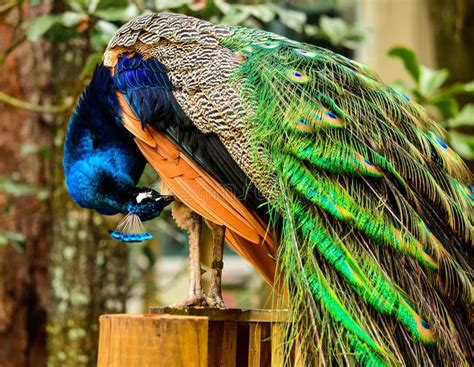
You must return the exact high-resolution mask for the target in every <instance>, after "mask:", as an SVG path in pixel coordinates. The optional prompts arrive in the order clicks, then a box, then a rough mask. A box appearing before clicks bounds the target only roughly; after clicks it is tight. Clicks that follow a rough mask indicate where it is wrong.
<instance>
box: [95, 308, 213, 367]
mask: <svg viewBox="0 0 474 367" xmlns="http://www.w3.org/2000/svg"><path fill="white" fill-rule="evenodd" d="M207 336H208V319H207V318H206V317H200V316H193V317H185V316H175V315H103V316H101V317H100V338H99V357H98V362H97V366H98V367H123V366H127V367H148V366H150V367H152V366H153V367H155V366H173V367H207V365H208V359H207V356H208V349H207Z"/></svg>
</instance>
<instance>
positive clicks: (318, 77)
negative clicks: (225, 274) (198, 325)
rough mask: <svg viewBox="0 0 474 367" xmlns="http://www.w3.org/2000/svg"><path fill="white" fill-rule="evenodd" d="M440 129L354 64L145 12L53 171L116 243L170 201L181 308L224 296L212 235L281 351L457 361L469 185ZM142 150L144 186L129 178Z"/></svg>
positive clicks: (84, 106) (287, 42) (469, 236)
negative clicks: (59, 170)
mask: <svg viewBox="0 0 474 367" xmlns="http://www.w3.org/2000/svg"><path fill="white" fill-rule="evenodd" d="M446 140H447V139H446V132H445V131H444V130H443V129H442V128H441V127H440V125H438V124H437V123H436V122H435V121H433V120H432V119H431V118H430V117H429V116H428V115H427V114H426V113H425V111H424V110H423V108H422V107H421V106H420V105H418V104H417V103H416V102H414V101H413V100H412V99H410V98H409V97H408V96H407V95H405V94H403V93H401V92H400V91H398V90H396V89H394V88H392V87H390V86H388V85H386V84H384V83H383V82H382V81H381V80H380V79H379V77H378V76H377V75H376V74H375V73H374V72H373V71H371V70H370V69H369V68H368V67H367V66H365V65H362V64H360V63H357V62H355V61H352V60H350V59H348V58H345V57H343V56H341V55H338V54H336V53H333V52H331V51H328V50H326V49H323V48H319V47H315V46H312V45H309V44H305V43H300V42H296V41H293V40H291V39H288V38H285V37H282V36H279V35H276V34H273V33H270V32H266V31H262V30H256V29H248V28H243V27H233V26H232V27H231V26H221V25H214V24H212V23H210V22H207V21H203V20H199V19H196V18H193V17H189V16H185V15H181V14H170V13H161V14H148V15H144V16H140V17H138V18H135V19H133V20H131V21H129V22H128V23H126V24H125V25H124V26H122V27H121V28H120V29H119V30H118V32H117V33H116V35H115V36H114V37H113V38H112V40H111V41H110V43H109V45H108V47H107V50H106V51H105V54H104V57H103V60H102V62H101V63H100V64H99V65H98V66H97V68H96V70H95V72H94V75H93V77H92V79H91V81H90V83H89V84H88V86H87V87H86V88H85V90H84V92H83V94H82V96H81V98H80V100H79V102H78V104H77V106H76V109H75V112H74V113H73V115H72V117H71V119H70V123H69V127H68V130H67V134H66V139H65V147H64V172H65V177H66V183H67V187H68V190H69V192H70V195H71V196H72V198H73V199H74V200H75V201H76V202H77V203H78V204H79V205H80V206H82V207H85V208H89V209H94V210H96V211H98V212H99V213H102V214H105V215H112V214H117V213H122V214H124V215H125V217H124V219H123V221H122V222H121V223H120V224H119V226H118V227H117V229H116V230H114V231H111V232H110V235H111V236H112V237H114V238H116V239H118V240H120V241H123V242H139V241H143V240H147V239H149V238H150V237H151V234H150V233H148V232H147V231H146V229H145V227H144V226H143V224H142V221H147V220H150V219H153V218H155V217H157V216H159V215H160V214H161V212H162V211H163V209H164V208H165V207H166V206H167V205H171V206H172V215H173V217H174V218H175V220H176V222H177V224H178V225H179V226H180V227H181V228H183V229H185V230H187V231H188V234H189V248H190V249H189V256H190V280H189V294H188V296H187V298H186V299H185V300H184V301H183V302H181V303H180V304H179V305H181V306H195V305H207V306H211V307H220V308H223V307H225V304H224V302H223V299H222V294H221V275H222V269H223V246H224V242H225V241H227V243H229V244H230V245H231V246H232V247H233V248H234V249H235V251H236V252H237V253H238V254H239V255H241V256H242V257H243V258H245V259H246V260H248V261H249V262H250V263H251V264H253V265H254V266H255V268H256V269H257V270H258V272H259V273H260V274H261V276H262V277H263V279H265V280H266V281H267V282H268V283H269V284H271V285H272V286H273V287H274V288H275V290H276V292H277V293H278V294H279V296H280V299H281V303H282V307H286V308H288V310H289V322H287V323H286V325H287V330H286V331H285V340H284V343H283V344H282V346H281V347H282V348H283V349H284V351H285V355H286V356H287V363H288V364H290V356H292V355H293V356H295V355H296V358H297V359H298V361H299V363H300V364H301V365H304V366H312V365H317V366H342V365H354V364H358V365H362V366H388V365H390V366H392V365H393V366H395V365H406V366H448V365H449V366H468V365H473V360H472V349H471V343H470V329H471V327H472V313H471V312H472V311H471V310H472V300H473V290H472V283H471V281H472V270H471V269H472V266H471V260H472V245H473V227H472V223H473V207H472V204H473V198H474V187H473V186H472V185H471V183H472V182H473V180H472V174H471V173H470V171H469V169H468V168H467V167H466V165H465V164H464V163H463V161H462V160H461V158H460V157H459V156H458V155H457V154H456V153H455V152H454V151H453V149H452V148H451V147H450V146H449V145H448V144H447V143H446ZM147 163H149V164H150V165H151V166H152V167H153V168H154V169H155V170H156V172H157V174H158V176H159V178H160V182H161V188H160V192H158V191H156V190H155V189H152V188H148V187H137V185H138V181H139V179H140V176H141V175H142V173H143V170H144V167H145V165H146V164H147ZM204 222H205V223H206V224H207V225H208V226H209V228H210V229H211V230H212V233H213V244H214V247H213V261H212V274H211V285H210V288H209V289H208V290H206V291H204V290H203V289H202V286H201V265H200V263H199V242H200V233H201V230H202V226H203V223H204ZM295 351H296V352H295Z"/></svg>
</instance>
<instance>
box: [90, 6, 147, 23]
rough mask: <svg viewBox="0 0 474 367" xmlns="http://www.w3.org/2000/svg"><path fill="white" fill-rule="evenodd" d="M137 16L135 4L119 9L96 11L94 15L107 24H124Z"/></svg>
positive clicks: (137, 11)
mask: <svg viewBox="0 0 474 367" xmlns="http://www.w3.org/2000/svg"><path fill="white" fill-rule="evenodd" d="M138 14H139V10H138V8H137V6H136V5H135V4H129V5H128V6H125V7H121V8H108V9H104V10H97V11H96V12H95V13H94V15H95V16H96V17H98V18H101V19H104V20H107V21H109V22H116V21H120V22H125V21H128V20H130V19H132V18H135V17H136V16H137V15H138Z"/></svg>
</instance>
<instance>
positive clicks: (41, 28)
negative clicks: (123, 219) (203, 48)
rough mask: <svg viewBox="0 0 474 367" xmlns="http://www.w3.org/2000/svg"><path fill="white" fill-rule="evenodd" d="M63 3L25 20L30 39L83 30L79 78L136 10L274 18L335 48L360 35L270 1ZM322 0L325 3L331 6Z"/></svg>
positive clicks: (256, 23)
mask: <svg viewBox="0 0 474 367" xmlns="http://www.w3.org/2000/svg"><path fill="white" fill-rule="evenodd" d="M65 3H66V5H67V8H66V10H65V11H64V12H62V13H59V14H43V15H40V16H39V17H37V18H36V19H35V20H34V21H33V22H31V23H30V24H29V26H28V30H27V37H28V39H29V40H30V41H37V40H39V39H41V38H45V39H48V40H50V41H52V42H65V41H74V39H76V38H77V37H80V36H84V35H85V36H86V37H87V38H88V39H89V41H90V46H91V48H92V51H93V52H92V53H91V54H90V55H89V56H88V59H87V62H86V63H85V65H84V69H83V72H82V74H81V79H85V78H87V77H88V76H90V75H91V74H92V72H93V70H94V68H95V65H96V64H97V63H98V62H99V61H100V60H101V57H102V53H103V51H104V49H105V47H106V46H107V43H108V42H109V40H110V39H111V38H112V36H113V35H114V34H115V32H116V31H117V30H118V28H119V27H120V25H122V24H123V23H125V22H126V21H128V20H130V19H131V18H134V17H136V16H138V15H143V14H147V13H150V12H165V11H171V12H177V13H184V14H188V15H192V16H196V17H198V18H201V19H207V20H210V21H211V22H214V23H220V24H226V25H233V26H248V27H256V28H268V27H267V26H268V25H269V24H270V23H272V22H274V21H277V22H279V23H281V24H282V25H284V26H285V27H287V28H288V29H290V30H292V31H294V32H296V33H301V34H306V35H307V36H309V37H311V38H312V39H314V42H313V43H315V44H317V43H319V42H321V41H325V42H326V43H329V45H330V46H332V47H334V48H335V49H340V48H348V49H355V48H357V47H358V46H359V45H360V44H361V43H363V42H364V40H365V31H364V30H362V29H361V28H358V27H354V26H352V25H349V23H347V22H346V21H345V20H343V19H342V18H340V17H328V16H325V15H324V14H323V16H322V17H321V18H320V19H319V23H318V24H317V25H313V24H307V16H306V14H305V13H304V12H303V11H299V10H294V9H290V8H288V7H286V6H285V3H282V4H281V5H279V4H276V3H274V2H271V1H249V3H242V2H227V1H224V0H153V1H143V2H133V1H130V0H118V1H112V0H66V1H65ZM334 3H338V2H332V1H330V2H327V4H326V5H327V7H328V8H331V7H334V6H335V5H334Z"/></svg>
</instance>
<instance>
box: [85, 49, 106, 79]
mask: <svg viewBox="0 0 474 367" xmlns="http://www.w3.org/2000/svg"><path fill="white" fill-rule="evenodd" d="M101 60H102V52H95V53H93V54H90V55H89V56H88V57H87V60H86V62H85V64H84V67H83V68H82V71H81V79H82V80H84V79H86V78H88V77H89V76H91V75H92V73H93V72H94V70H95V67H96V65H97V64H98V63H99V62H100V61H101Z"/></svg>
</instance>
